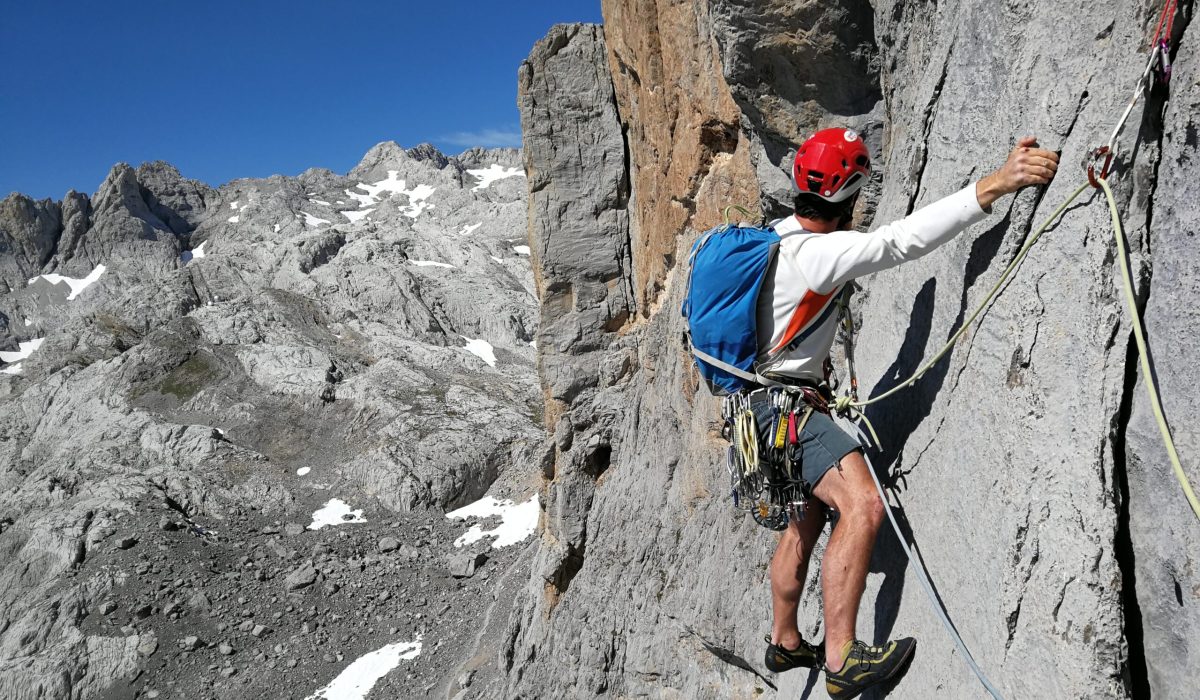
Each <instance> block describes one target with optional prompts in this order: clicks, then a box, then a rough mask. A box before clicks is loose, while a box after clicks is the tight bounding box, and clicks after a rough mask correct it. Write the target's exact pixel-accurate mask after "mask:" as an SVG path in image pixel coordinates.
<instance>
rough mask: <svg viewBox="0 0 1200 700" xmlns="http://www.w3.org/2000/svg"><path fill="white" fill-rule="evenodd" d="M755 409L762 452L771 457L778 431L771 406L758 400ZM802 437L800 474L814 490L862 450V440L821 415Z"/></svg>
mask: <svg viewBox="0 0 1200 700" xmlns="http://www.w3.org/2000/svg"><path fill="white" fill-rule="evenodd" d="M751 409H752V410H753V411H754V416H755V417H756V418H757V419H758V436H759V452H760V454H767V451H766V450H767V448H768V447H769V446H770V442H771V440H772V438H773V437H774V435H775V427H776V426H775V425H774V417H773V415H772V412H771V405H770V403H769V402H768V401H766V400H765V399H764V400H762V401H761V402H760V401H757V400H756V401H755V402H754V404H753V405H752V407H751ZM798 437H799V438H800V450H801V454H802V457H801V467H800V473H801V475H802V476H803V478H804V480H805V481H807V482H808V487H809V488H810V489H812V488H815V487H816V485H817V482H819V481H820V480H821V477H823V476H825V472H827V471H829V470H830V469H832V468H834V467H836V466H837V465H838V463H839V462H841V461H842V457H845V456H846V455H848V454H850V453H851V452H853V451H855V450H857V449H860V445H859V444H858V440H855V439H854V438H852V437H850V436H849V435H847V434H846V432H845V431H843V430H842V429H841V428H839V427H838V426H837V423H836V422H835V421H834V420H833V419H832V418H830V417H829V416H827V415H825V414H824V413H821V412H819V411H813V414H812V416H811V417H809V419H808V422H807V423H805V424H804V429H803V430H802V431H801V433H800V435H799V436H798Z"/></svg>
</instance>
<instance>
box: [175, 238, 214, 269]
mask: <svg viewBox="0 0 1200 700" xmlns="http://www.w3.org/2000/svg"><path fill="white" fill-rule="evenodd" d="M207 243H208V241H205V242H204V243H201V244H200V245H198V246H196V247H195V248H192V249H191V250H185V251H183V252H182V253H180V254H179V262H180V263H182V264H184V265H187V264H188V263H190V262H191V261H193V260H195V259H197V258H203V257H204V246H205V245H206V244H207Z"/></svg>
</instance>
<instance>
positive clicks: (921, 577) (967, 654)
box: [850, 423, 1004, 700]
mask: <svg viewBox="0 0 1200 700" xmlns="http://www.w3.org/2000/svg"><path fill="white" fill-rule="evenodd" d="M850 425H851V426H852V427H853V428H854V430H855V432H857V433H858V439H859V442H860V443H861V444H862V446H863V448H864V449H863V459H865V460H866V461H867V471H868V472H869V473H870V474H871V480H872V481H874V482H875V490H876V491H878V492H879V498H880V500H881V501H883V503H884V505H885V506H886V507H885V508H884V509H883V512H884V513H886V514H887V517H888V521H889V522H890V523H891V524H892V530H894V531H895V532H896V541H897V542H899V543H900V548H901V549H903V550H904V556H906V557H908V563H909V565H911V567H912V570H913V571H914V572H915V573H916V574H917V581H919V582H920V584H921V588H922V589H924V591H925V595H926V596H927V597H928V598H929V602H930V603H931V604H932V605H933V612H934V613H935V614H937V617H938V620H940V621H941V623H942V626H943V627H945V628H946V632H947V633H949V635H950V638H951V639H953V640H954V646H956V647H957V648H958V653H960V654H962V657H963V658H964V659H966V661H967V665H968V666H970V667H971V670H972V671H974V672H975V677H976V678H978V679H979V682H980V683H982V684H983V687H984V688H986V689H987V691H988V692H989V693H991V695H992V697H993V698H995V700H1004V696H1003V695H1001V694H1000V691H998V690H996V687H995V686H994V685H992V682H991V681H990V680H988V677H987V674H986V673H984V672H983V669H982V668H980V667H979V663H978V662H977V661H975V656H974V655H972V654H971V650H970V649H968V648H967V643H966V642H964V641H963V638H962V635H961V634H959V633H958V629H957V628H956V627H955V626H954V623H953V622H951V621H950V616H949V615H948V614H947V613H946V607H945V605H943V604H942V602H941V601H940V600H939V598H938V595H937V593H936V592H935V591H934V590H933V582H932V581H930V580H929V573H928V572H927V571H925V567H924V566H922V565H921V560H920V559H919V558H918V557H916V556H913V551H912V549H911V548H910V547H909V546H908V540H906V539H905V537H904V533H903V532H901V531H900V524H899V523H897V522H896V516H895V514H894V513H893V512H892V504H891V503H888V498H887V494H886V493H884V490H883V484H882V483H880V482H879V476H878V475H877V474H876V473H875V465H874V464H872V463H871V457H870V455H868V454H867V450H866V447H867V437H866V436H865V435H863V433H862V430H860V429H859V427H858V425H856V424H854V423H851V424H850ZM867 426H868V427H870V423H867ZM873 433H874V429H872V434H873ZM875 444H879V443H878V440H876V443H875Z"/></svg>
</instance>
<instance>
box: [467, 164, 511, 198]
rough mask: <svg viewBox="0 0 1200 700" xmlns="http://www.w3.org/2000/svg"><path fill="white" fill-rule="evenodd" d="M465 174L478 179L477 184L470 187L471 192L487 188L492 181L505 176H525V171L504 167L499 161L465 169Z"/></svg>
mask: <svg viewBox="0 0 1200 700" xmlns="http://www.w3.org/2000/svg"><path fill="white" fill-rule="evenodd" d="M467 174H468V175H471V176H473V177H475V178H478V179H479V184H477V185H475V186H474V187H472V188H471V191H472V192H475V191H477V190H484V189H487V188H488V186H489V185H491V184H492V183H493V182H495V181H497V180H503V179H504V178H506V177H517V176H518V175H519V176H521V177H525V172H524V171H523V170H521V169H520V168H506V167H504V166H502V165H500V164H499V163H492V164H491V165H489V166H488V167H486V168H482V169H480V170H467Z"/></svg>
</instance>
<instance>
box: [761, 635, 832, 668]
mask: <svg viewBox="0 0 1200 700" xmlns="http://www.w3.org/2000/svg"><path fill="white" fill-rule="evenodd" d="M763 641H765V642H766V643H767V658H766V662H765V663H766V665H767V669H768V670H770V671H771V672H773V673H783V672H784V671H790V670H792V669H793V668H813V667H815V666H816V665H817V664H819V663H821V662H822V661H823V660H824V659H825V645H824V644H822V645H820V646H813V645H811V644H809V643H808V642H806V641H804V639H803V638H801V639H800V646H798V647H796V648H795V649H786V648H784V647H783V646H780V645H775V644H772V643H771V638H770V637H763Z"/></svg>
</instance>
